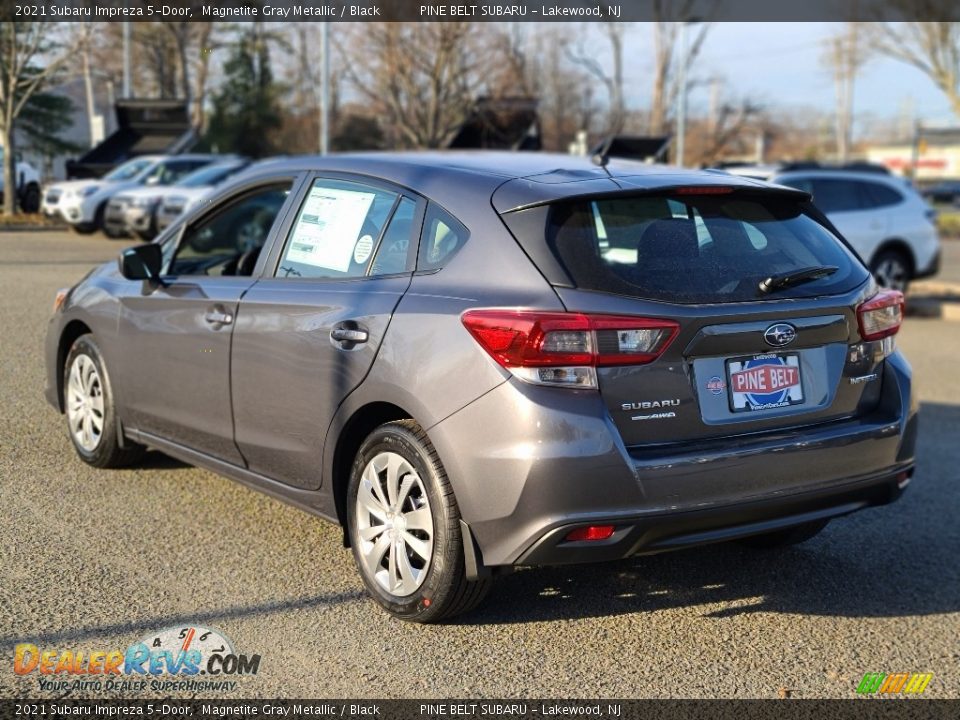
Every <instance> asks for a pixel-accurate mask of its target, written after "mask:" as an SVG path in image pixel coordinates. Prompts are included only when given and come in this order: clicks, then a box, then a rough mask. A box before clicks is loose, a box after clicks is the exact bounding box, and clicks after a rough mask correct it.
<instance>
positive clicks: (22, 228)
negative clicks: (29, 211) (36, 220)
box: [0, 225, 70, 235]
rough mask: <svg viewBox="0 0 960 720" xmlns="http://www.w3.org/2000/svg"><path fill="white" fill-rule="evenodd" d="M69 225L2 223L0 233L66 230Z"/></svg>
mask: <svg viewBox="0 0 960 720" xmlns="http://www.w3.org/2000/svg"><path fill="white" fill-rule="evenodd" d="M69 229H70V226H69V225H0V235H3V234H4V233H24V232H65V231H67V230H69Z"/></svg>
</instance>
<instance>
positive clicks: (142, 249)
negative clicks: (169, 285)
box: [118, 243, 163, 283]
mask: <svg viewBox="0 0 960 720" xmlns="http://www.w3.org/2000/svg"><path fill="white" fill-rule="evenodd" d="M118 264H119V266H120V274H121V275H123V276H124V277H125V278H126V279H127V280H150V281H152V282H157V283H159V282H160V268H161V266H162V265H163V250H162V249H161V248H160V246H159V245H157V244H156V243H145V244H144V245H137V246H135V247H132V248H127V249H126V250H124V251H123V252H122V253H120V257H119V258H118Z"/></svg>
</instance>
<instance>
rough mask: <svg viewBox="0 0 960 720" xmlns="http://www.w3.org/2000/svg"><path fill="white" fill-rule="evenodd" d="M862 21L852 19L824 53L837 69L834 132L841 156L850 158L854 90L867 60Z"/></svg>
mask: <svg viewBox="0 0 960 720" xmlns="http://www.w3.org/2000/svg"><path fill="white" fill-rule="evenodd" d="M861 26H862V23H859V22H848V23H847V26H846V29H845V30H844V32H843V33H842V34H839V35H836V36H835V37H833V38H831V39H830V41H829V45H828V47H827V51H826V54H825V56H824V64H825V65H826V66H827V67H828V68H830V69H831V70H832V71H833V80H834V87H835V90H836V102H837V107H836V112H835V116H834V117H835V121H834V132H835V133H836V141H837V159H838V160H839V161H840V162H846V161H847V160H848V159H849V157H850V145H851V142H852V135H853V93H854V86H855V84H856V79H857V74H858V73H859V72H860V69H861V68H862V67H863V65H864V63H865V62H866V60H867V48H866V46H865V45H864V43H863V37H862V36H863V30H862V27H861Z"/></svg>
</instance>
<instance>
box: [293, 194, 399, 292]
mask: <svg viewBox="0 0 960 720" xmlns="http://www.w3.org/2000/svg"><path fill="white" fill-rule="evenodd" d="M399 200H400V197H399V195H398V194H397V193H394V192H390V191H389V190H383V189H381V188H375V187H371V186H369V185H364V184H361V183H356V182H350V181H346V180H331V179H326V178H321V179H317V180H316V181H314V183H313V187H311V188H310V190H309V192H308V193H307V197H306V198H305V199H304V201H303V205H302V206H301V208H300V212H299V214H298V215H297V219H296V221H295V222H294V224H293V229H292V230H291V231H290V236H289V237H288V238H287V245H286V247H285V248H284V250H283V256H282V257H281V258H280V264H279V265H278V267H277V272H276V275H277V277H289V278H334V279H339V278H356V277H363V276H365V275H367V274H368V269H369V267H370V265H371V261H372V260H373V257H374V254H375V252H376V250H377V247H378V246H379V244H380V242H381V238H382V236H383V234H384V231H385V229H386V227H387V222H388V220H389V219H390V217H391V215H392V214H393V212H394V210H395V209H396V208H397V205H398V201H399Z"/></svg>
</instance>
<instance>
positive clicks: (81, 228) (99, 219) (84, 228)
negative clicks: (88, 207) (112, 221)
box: [72, 200, 107, 235]
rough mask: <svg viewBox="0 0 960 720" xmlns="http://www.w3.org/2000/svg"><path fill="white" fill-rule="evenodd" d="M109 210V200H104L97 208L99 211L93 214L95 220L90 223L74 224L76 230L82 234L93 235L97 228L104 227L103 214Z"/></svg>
mask: <svg viewBox="0 0 960 720" xmlns="http://www.w3.org/2000/svg"><path fill="white" fill-rule="evenodd" d="M106 211H107V201H106V200H104V201H103V202H102V203H100V207H98V208H97V211H96V212H95V213H94V214H93V222H88V223H77V224H76V225H72V227H73V229H74V231H75V232H77V233H79V234H80V235H91V234H93V233H95V232H96V231H97V230H99V229H100V228H102V227H103V215H104V213H105V212H106Z"/></svg>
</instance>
